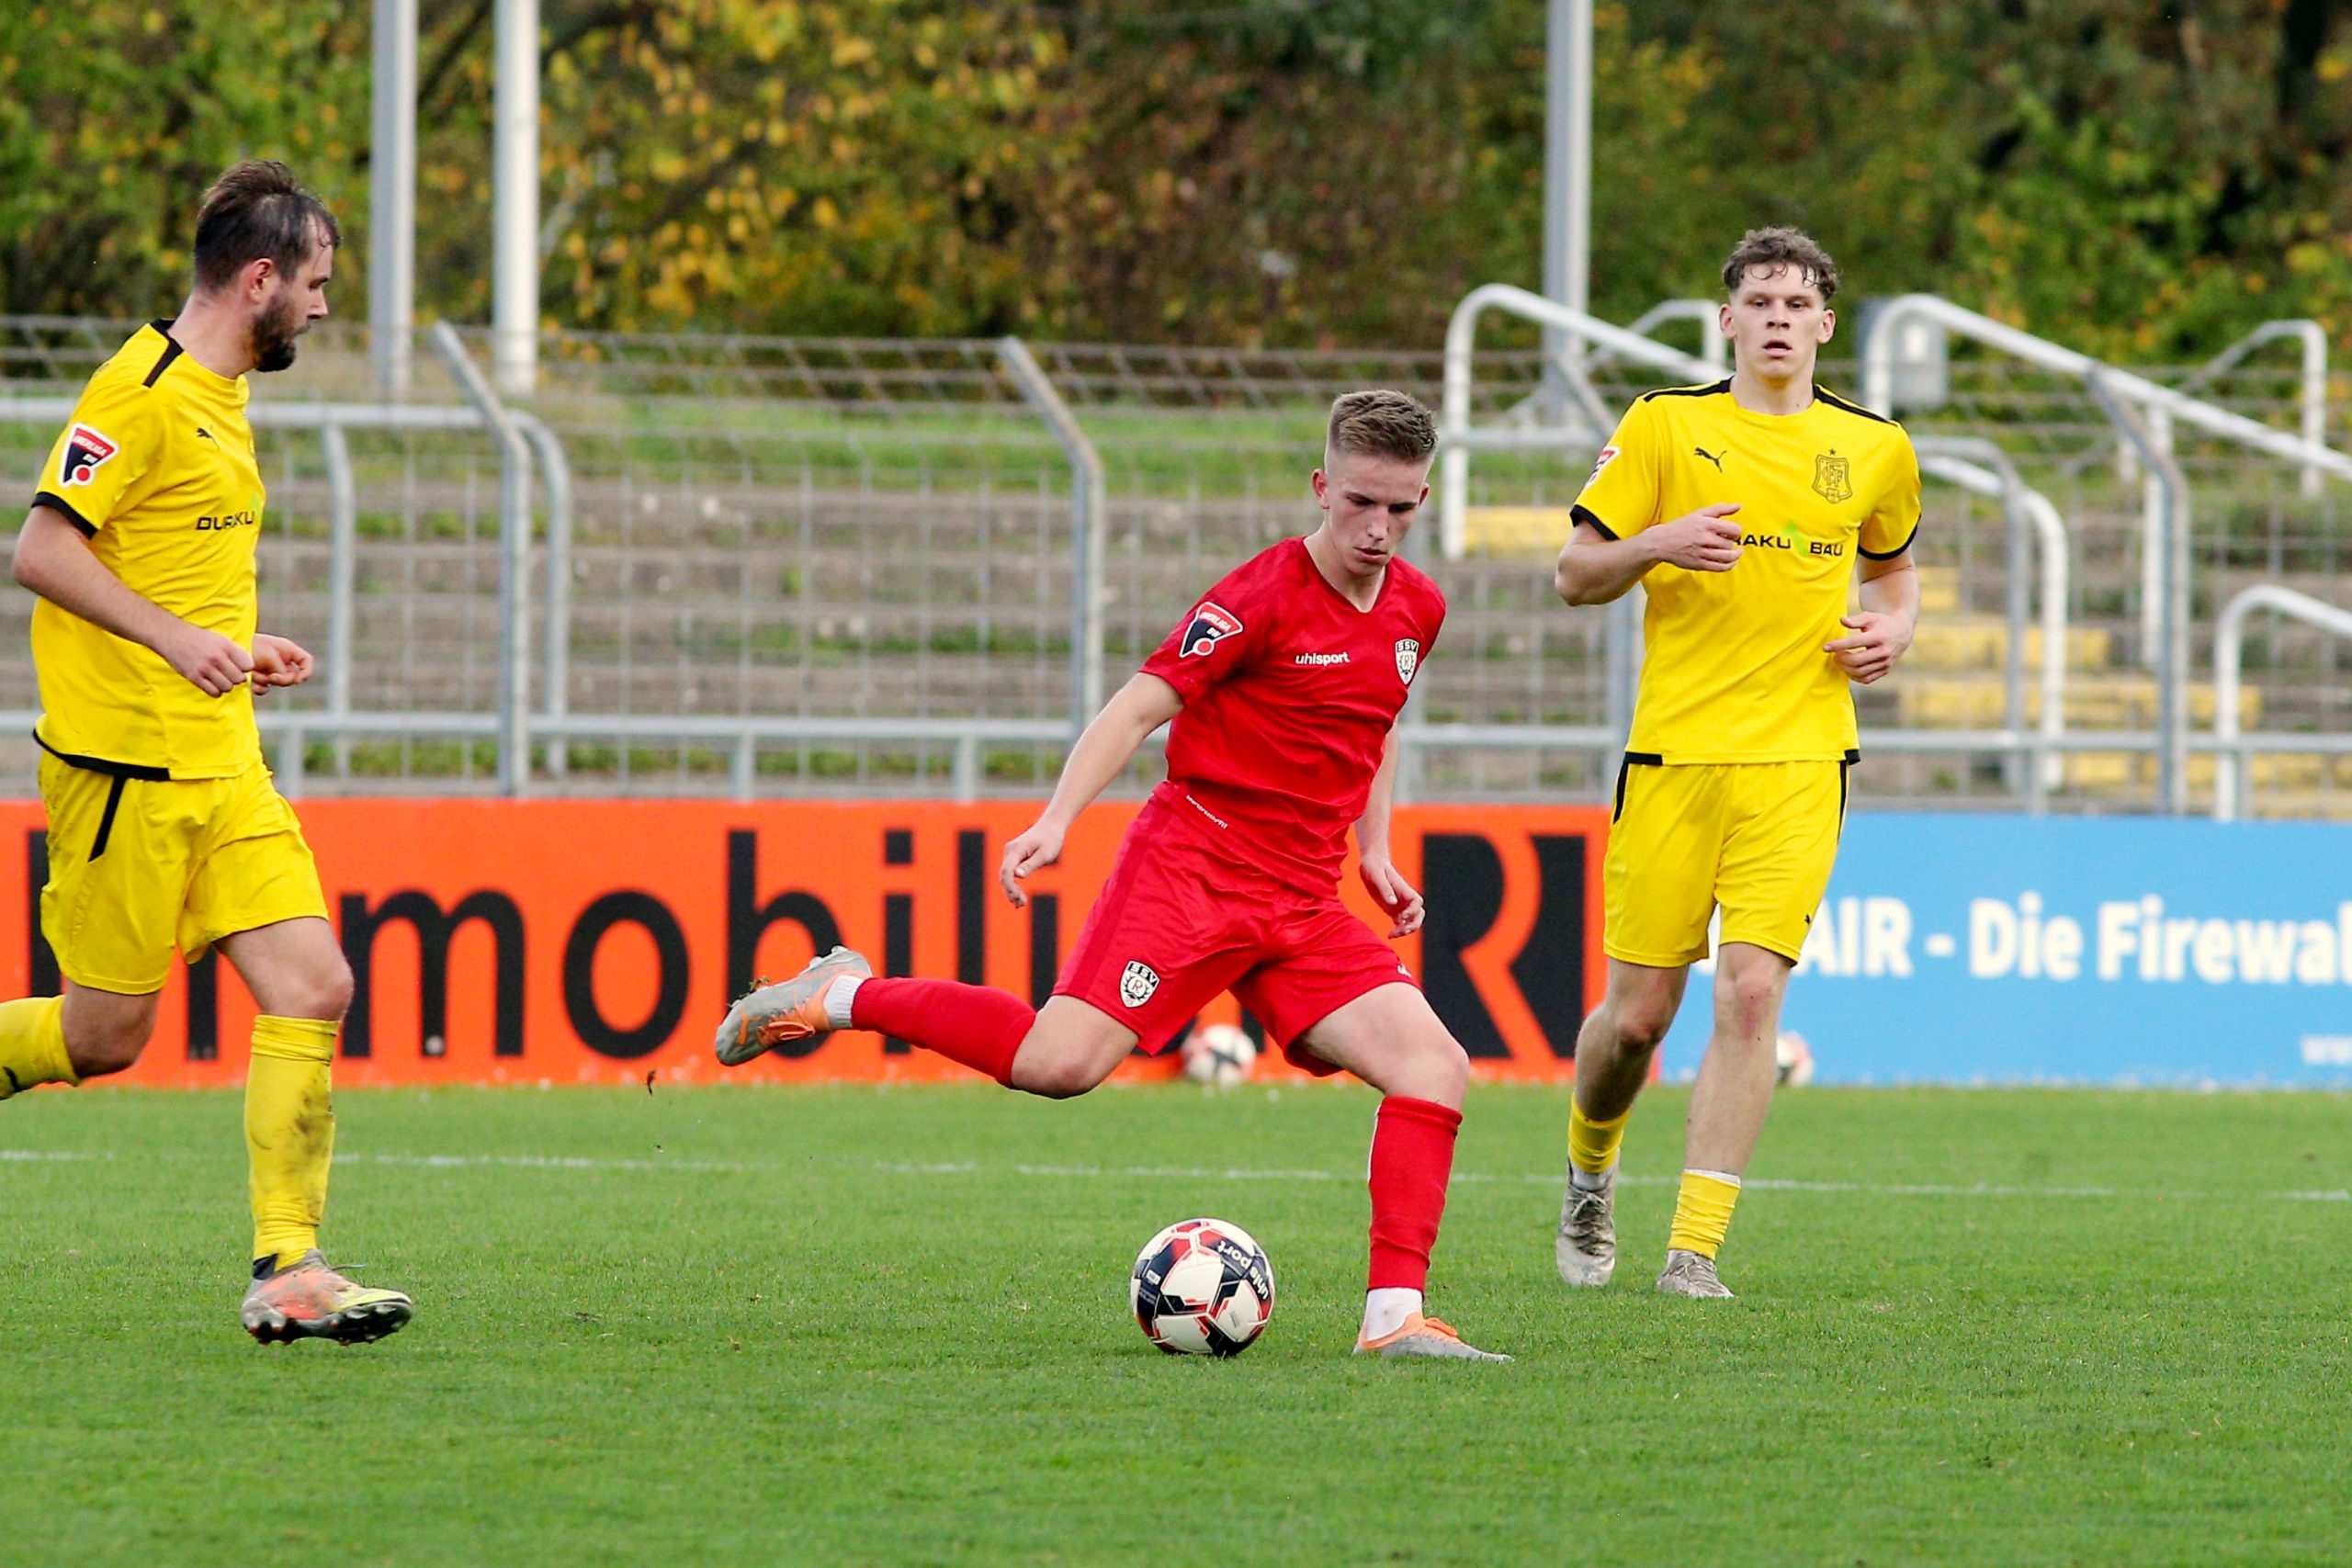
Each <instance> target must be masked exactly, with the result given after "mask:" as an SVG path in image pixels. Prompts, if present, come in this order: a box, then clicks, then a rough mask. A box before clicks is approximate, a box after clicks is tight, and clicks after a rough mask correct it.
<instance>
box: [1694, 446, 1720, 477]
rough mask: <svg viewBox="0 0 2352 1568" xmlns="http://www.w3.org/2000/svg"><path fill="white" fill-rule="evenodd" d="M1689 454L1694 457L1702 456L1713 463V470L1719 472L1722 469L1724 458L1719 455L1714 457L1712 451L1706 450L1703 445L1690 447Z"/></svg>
mask: <svg viewBox="0 0 2352 1568" xmlns="http://www.w3.org/2000/svg"><path fill="white" fill-rule="evenodd" d="M1691 456H1692V457H1704V458H1705V459H1707V461H1709V462H1710V463H1713V465H1714V466H1715V472H1717V473H1719V474H1720V473H1722V472H1723V471H1724V460H1723V459H1722V458H1721V457H1716V456H1715V455H1714V454H1713V452H1710V451H1708V450H1707V449H1706V448H1705V447H1704V446H1693V447H1691Z"/></svg>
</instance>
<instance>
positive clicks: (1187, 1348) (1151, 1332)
mask: <svg viewBox="0 0 2352 1568" xmlns="http://www.w3.org/2000/svg"><path fill="white" fill-rule="evenodd" d="M1129 1296H1130V1298H1131V1300H1132V1301H1133V1302H1134V1303H1135V1309H1136V1323H1138V1324H1139V1325H1142V1327H1143V1332H1144V1337H1146V1338H1147V1339H1149V1340H1150V1341H1151V1342H1152V1343H1153V1344H1155V1345H1157V1346H1159V1348H1161V1349H1163V1350H1165V1351H1167V1352H1168V1353H1169V1354H1170V1355H1171V1356H1238V1355H1239V1354H1240V1353H1241V1352H1242V1351H1244V1350H1246V1349H1248V1348H1250V1341H1252V1340H1254V1339H1256V1338H1257V1337H1258V1336H1259V1335H1260V1334H1261V1333H1262V1332H1264V1330H1265V1327H1266V1319H1267V1318H1269V1317H1271V1316H1272V1315H1273V1311H1274V1266H1273V1265H1272V1263H1270V1262H1268V1261H1267V1260H1266V1249H1265V1248H1264V1247H1260V1246H1259V1245H1258V1244H1257V1242H1256V1241H1254V1240H1253V1239H1251V1237H1250V1233H1249V1232H1248V1231H1245V1230H1243V1229H1242V1228H1241V1227H1240V1226H1239V1225H1235V1224H1227V1223H1226V1222H1225V1221H1223V1220H1183V1221H1180V1222H1178V1223H1177V1224H1172V1225H1170V1226H1169V1227H1168V1228H1167V1229H1166V1230H1164V1231H1161V1232H1160V1233H1159V1235H1156V1236H1153V1237H1152V1238H1151V1239H1150V1240H1149V1241H1148V1242H1146V1243H1144V1247H1143V1251H1142V1253H1141V1254H1140V1255H1138V1256H1137V1257H1136V1269H1135V1279H1134V1281H1133V1283H1132V1286H1131V1288H1130V1291H1129Z"/></svg>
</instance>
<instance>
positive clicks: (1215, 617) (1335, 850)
mask: <svg viewBox="0 0 2352 1568" xmlns="http://www.w3.org/2000/svg"><path fill="white" fill-rule="evenodd" d="M1444 624H1445V596H1444V595H1443V594H1442V593H1440V592H1438V587H1437V584H1436V583H1434V582H1432V581H1430V579H1429V576H1428V574H1427V573H1425V572H1423V571H1421V570H1419V569H1418V568H1416V567H1413V566H1410V565H1408V564H1407V563H1406V562H1405V561H1403V560H1401V559H1392V560H1390V561H1389V563H1388V571H1387V575H1386V577H1385V579H1384V580H1383V581H1382V582H1381V585H1380V596H1379V597H1378V598H1377V599H1375V600H1374V602H1373V606H1372V608H1371V609H1369V610H1359V609H1357V608H1356V607H1355V606H1354V605H1353V604H1350V603H1349V602H1348V601H1347V599H1346V598H1345V597H1343V596H1342V595H1341V594H1340V591H1339V590H1338V589H1336V588H1334V587H1332V586H1331V584H1330V582H1329V581H1327V580H1326V579H1325V578H1324V576H1323V573H1322V571H1321V570H1319V569H1318V568H1317V566H1316V564H1315V558H1314V557H1312V556H1311V555H1309V554H1308V553H1307V549H1306V540H1304V539H1296V538H1293V539H1284V540H1283V542H1282V543H1280V544H1278V545H1276V546H1274V547H1272V548H1271V549H1268V550H1264V551H1261V553H1260V554H1258V555H1256V556H1254V557H1252V558H1250V559H1249V560H1248V561H1246V562H1244V563H1243V564H1242V565H1241V566H1239V567H1238V568H1236V569H1235V570H1233V571H1231V572H1229V573H1228V574H1227V576H1226V577H1225V579H1224V581H1220V582H1219V583H1218V584H1217V585H1216V587H1215V588H1212V589H1210V590H1209V592H1208V594H1207V596H1206V597H1205V598H1204V599H1202V600H1201V602H1200V603H1199V604H1196V605H1194V606H1193V611H1192V613H1191V614H1190V615H1186V616H1185V617H1184V618H1183V620H1182V621H1180V622H1178V623H1177V626H1176V629H1175V630H1174V631H1172V632H1170V634H1169V635H1168V640H1167V641H1166V642H1164V643H1161V644H1160V645H1159V651H1158V652H1156V653H1154V654H1153V655H1152V656H1151V657H1150V658H1149V659H1148V660H1145V661H1144V666H1143V668H1144V672H1145V673H1146V674H1148V675H1157V676H1159V678H1160V679H1161V680H1163V681H1165V682H1168V683H1169V684H1170V685H1171V686H1173V687H1175V688H1176V694H1177V695H1178V696H1180V697H1182V698H1183V700H1184V711H1183V712H1182V713H1180V714H1178V715H1177V716H1176V718H1175V720H1174V722H1173V723H1172V724H1171V725H1170V729H1169V735H1168V777H1167V779H1166V780H1165V781H1164V782H1163V783H1162V784H1160V785H1159V788H1158V789H1156V790H1155V791H1153V798H1154V799H1155V800H1157V801H1159V803H1161V804H1162V805H1163V806H1165V807H1168V808H1169V809H1170V811H1171V812H1173V813H1174V814H1175V815H1176V816H1178V817H1179V818H1183V819H1186V820H1189V821H1191V822H1192V823H1193V824H1194V825H1196V826H1199V827H1203V828H1205V829H1207V832H1206V834H1205V835H1204V837H1205V838H1206V839H1207V840H1209V841H1210V842H1213V843H1217V844H1228V843H1229V844H1230V845H1231V846H1232V848H1233V850H1234V851H1235V852H1236V853H1237V858H1239V859H1242V860H1244V861H1245V862H1247V863H1252V864H1256V865H1260V866H1264V867H1267V868H1269V869H1274V870H1283V871H1291V872H1295V873H1300V874H1311V875H1313V876H1318V877H1320V878H1322V880H1323V883H1324V885H1325V886H1336V885H1337V883H1338V881H1339V875H1340V868H1341V865H1342V863H1344V861H1345V860H1346V857H1347V842H1348V829H1349V828H1350V827H1351V826H1352V825H1353V824H1354V822H1355V820H1356V818H1359V817H1361V816H1363V806H1364V800H1365V798H1366V797H1367V796H1368V795H1370V794H1371V793H1372V781H1373V778H1374V775H1375V774H1376V773H1379V771H1380V759H1381V754H1382V751H1383V750H1384V749H1385V747H1386V745H1387V741H1388V732H1389V730H1390V729H1391V728H1393V727H1394V726H1395V724H1396V722H1397V712H1398V710H1399V709H1401V708H1403V707H1404V705H1405V698H1406V696H1407V695H1408V694H1409V692H1410V690H1411V687H1412V684H1413V678H1414V677H1415V676H1416V675H1418V674H1419V672H1420V667H1421V661H1422V660H1425V659H1427V658H1428V657H1429V654H1430V649H1431V648H1432V647H1433V646H1435V644H1436V642H1437V634H1438V628H1439V627H1441V626H1443V625H1444ZM1228 835H1229V836H1230V837H1228Z"/></svg>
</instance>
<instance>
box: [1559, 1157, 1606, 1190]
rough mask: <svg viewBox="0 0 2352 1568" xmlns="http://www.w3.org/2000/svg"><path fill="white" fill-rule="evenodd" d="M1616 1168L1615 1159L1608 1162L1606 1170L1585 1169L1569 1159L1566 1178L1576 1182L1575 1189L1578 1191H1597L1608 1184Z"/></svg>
mask: <svg viewBox="0 0 2352 1568" xmlns="http://www.w3.org/2000/svg"><path fill="white" fill-rule="evenodd" d="M1616 1170H1617V1162H1616V1161H1615V1160H1611V1161H1610V1162H1609V1168H1608V1169H1607V1170H1586V1169H1584V1168H1581V1167H1579V1166H1578V1165H1577V1163H1576V1162H1575V1161H1573V1160H1571V1161H1569V1162H1568V1179H1569V1180H1570V1181H1573V1182H1575V1183H1576V1184H1577V1191H1579V1192H1598V1191H1600V1190H1601V1189H1602V1188H1603V1187H1606V1186H1607V1185H1609V1179H1610V1177H1611V1176H1612V1175H1614V1174H1615V1173H1616Z"/></svg>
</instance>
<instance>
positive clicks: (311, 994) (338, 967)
mask: <svg viewBox="0 0 2352 1568" xmlns="http://www.w3.org/2000/svg"><path fill="white" fill-rule="evenodd" d="M351 991H352V980H351V965H350V964H349V963H348V962H346V961H345V958H344V956H343V954H342V953H339V952H338V953H331V954H329V955H328V956H327V957H325V958H323V959H322V960H320V961H318V962H316V963H313V964H311V965H310V967H309V968H308V970H307V971H306V972H305V973H304V974H303V975H301V976H300V977H299V980H298V983H297V985H296V997H297V999H298V1000H299V1001H300V1004H301V1010H300V1012H299V1013H298V1014H297V1015H296V1016H298V1017H300V1018H322V1019H340V1018H341V1017H342V1016H343V1015H344V1014H345V1013H346V1012H348V1011H350V1010H351Z"/></svg>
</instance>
